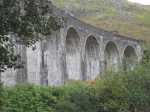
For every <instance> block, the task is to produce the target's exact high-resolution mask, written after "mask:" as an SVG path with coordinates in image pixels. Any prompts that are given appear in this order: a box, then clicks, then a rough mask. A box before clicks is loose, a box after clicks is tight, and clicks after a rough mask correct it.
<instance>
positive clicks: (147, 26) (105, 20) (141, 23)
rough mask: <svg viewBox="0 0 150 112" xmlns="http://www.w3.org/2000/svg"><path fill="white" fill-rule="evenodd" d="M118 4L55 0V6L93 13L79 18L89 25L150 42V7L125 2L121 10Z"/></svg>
mask: <svg viewBox="0 0 150 112" xmlns="http://www.w3.org/2000/svg"><path fill="white" fill-rule="evenodd" d="M116 1H117V0H116ZM118 3H120V2H115V3H114V2H112V0H88V1H87V0H82V1H81V0H54V4H55V5H56V6H58V7H60V8H64V7H65V6H68V8H69V9H70V10H73V11H75V12H77V13H79V11H81V12H82V11H83V10H84V12H85V13H88V14H89V12H90V13H92V16H91V15H90V14H89V15H88V14H87V15H86V16H80V17H79V19H80V20H82V21H84V22H86V23H88V24H92V25H94V26H96V27H100V28H104V29H106V30H109V31H118V32H119V33H120V34H122V35H126V36H129V37H133V38H136V39H140V40H146V41H150V7H148V6H145V7H144V6H138V5H135V4H132V3H128V2H127V1H126V0H124V2H123V3H122V4H121V5H120V6H121V8H120V7H118ZM83 4H84V5H83ZM94 14H95V15H94Z"/></svg>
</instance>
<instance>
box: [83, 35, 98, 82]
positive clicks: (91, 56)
mask: <svg viewBox="0 0 150 112" xmlns="http://www.w3.org/2000/svg"><path fill="white" fill-rule="evenodd" d="M99 52H100V51H99V44H98V42H97V40H96V38H95V37H93V36H90V37H88V39H87V41H86V45H85V61H86V79H87V80H93V79H95V78H96V77H97V76H98V75H99V74H100V56H99Z"/></svg>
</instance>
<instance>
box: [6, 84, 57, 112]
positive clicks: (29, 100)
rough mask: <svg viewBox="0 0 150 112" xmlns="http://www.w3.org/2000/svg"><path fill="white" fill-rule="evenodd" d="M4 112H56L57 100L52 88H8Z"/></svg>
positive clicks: (30, 86) (28, 86)
mask: <svg viewBox="0 0 150 112" xmlns="http://www.w3.org/2000/svg"><path fill="white" fill-rule="evenodd" d="M6 91H7V96H6V97H7V101H6V104H5V110H4V112H54V110H53V107H54V106H55V104H56V100H57V98H56V97H55V96H53V95H52V92H51V91H52V90H51V88H48V87H40V86H34V85H29V84H26V85H17V86H15V87H13V88H6Z"/></svg>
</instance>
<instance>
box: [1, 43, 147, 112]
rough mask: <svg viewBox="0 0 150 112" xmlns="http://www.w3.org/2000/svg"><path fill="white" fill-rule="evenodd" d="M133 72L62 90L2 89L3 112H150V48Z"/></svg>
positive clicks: (28, 86)
mask: <svg viewBox="0 0 150 112" xmlns="http://www.w3.org/2000/svg"><path fill="white" fill-rule="evenodd" d="M148 46H149V45H148ZM144 54H145V55H144V57H143V60H142V62H141V65H138V66H137V67H136V68H135V69H134V70H133V71H126V72H118V73H110V72H108V73H106V74H105V75H103V76H102V77H100V79H97V80H96V81H87V82H81V81H76V82H73V81H71V82H66V84H65V85H63V86H59V87H45V86H36V85H32V84H18V85H16V86H14V87H3V86H1V91H0V95H1V97H0V104H1V105H0V106H1V109H0V110H1V112H149V109H150V108H149V107H150V88H149V84H150V47H146V48H145V51H144Z"/></svg>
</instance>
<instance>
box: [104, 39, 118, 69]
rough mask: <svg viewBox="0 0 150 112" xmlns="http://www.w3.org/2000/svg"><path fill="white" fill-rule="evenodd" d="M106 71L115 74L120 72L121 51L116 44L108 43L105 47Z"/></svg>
mask: <svg viewBox="0 0 150 112" xmlns="http://www.w3.org/2000/svg"><path fill="white" fill-rule="evenodd" d="M105 69H106V71H115V72H116V71H118V70H119V51H118V49H117V46H116V45H115V43H114V42H108V43H107V45H106V47H105Z"/></svg>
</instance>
